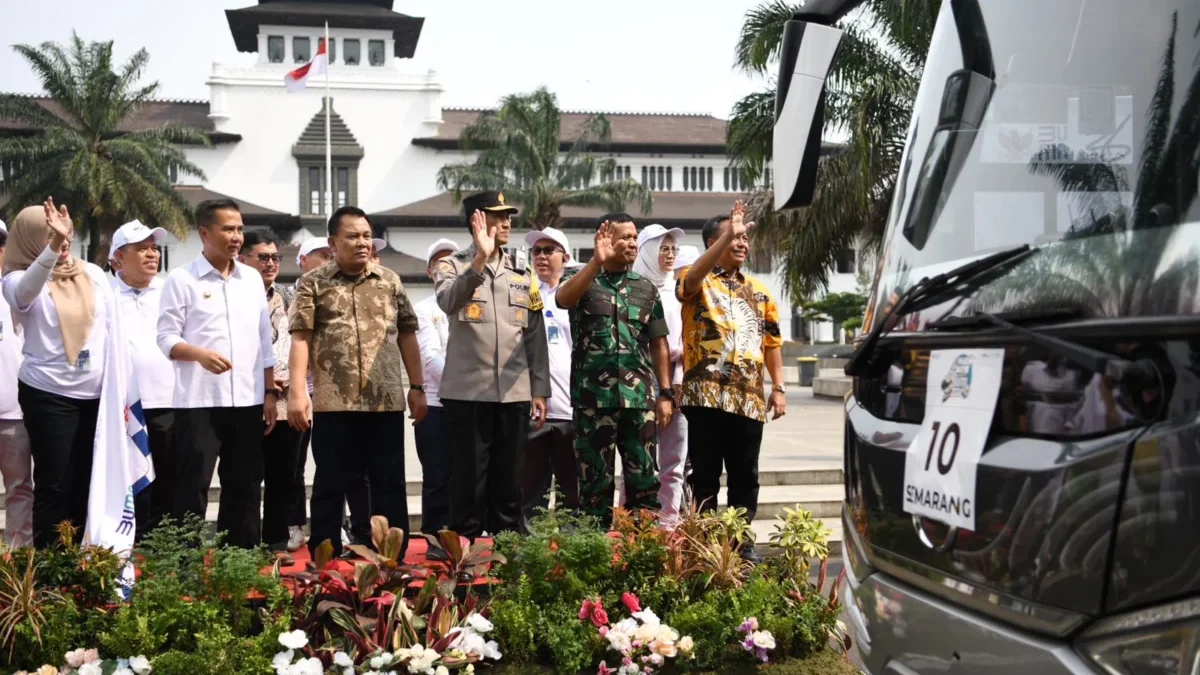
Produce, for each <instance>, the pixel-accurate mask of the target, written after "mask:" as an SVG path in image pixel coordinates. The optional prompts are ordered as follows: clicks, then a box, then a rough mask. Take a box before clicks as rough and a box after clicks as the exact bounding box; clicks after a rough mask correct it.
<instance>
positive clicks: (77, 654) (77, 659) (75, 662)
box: [63, 649, 83, 668]
mask: <svg viewBox="0 0 1200 675" xmlns="http://www.w3.org/2000/svg"><path fill="white" fill-rule="evenodd" d="M63 660H64V661H66V662H67V665H68V666H70V667H71V668H78V667H79V666H82V665H83V650H82V649H72V650H71V651H69V652H67V653H66V655H65V656H63Z"/></svg>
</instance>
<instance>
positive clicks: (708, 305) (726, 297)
mask: <svg viewBox="0 0 1200 675" xmlns="http://www.w3.org/2000/svg"><path fill="white" fill-rule="evenodd" d="M686 276H687V268H685V269H684V270H683V271H682V273H681V276H680V278H679V281H678V282H676V286H675V296H676V297H677V298H679V301H680V302H681V303H682V305H683V308H682V313H683V398H682V400H681V401H680V402H679V405H680V406H698V407H702V408H716V409H717V410H723V411H725V412H728V413H733V414H735V415H741V416H743V417H749V418H751V419H755V420H758V421H760V422H765V421H766V419H767V401H766V395H765V392H764V391H763V382H764V380H763V366H764V364H765V360H764V353H765V351H766V350H767V349H771V348H779V347H780V346H781V345H782V344H783V339H782V338H781V337H780V334H779V309H778V307H776V306H775V301H774V300H773V299H772V298H771V294H770V293H769V292H767V287H766V286H764V285H763V284H762V282H760V281H759V280H757V279H755V278H753V277H750V276H748V275H746V274H743V273H742V272H741V270H723V269H721V268H720V267H715V268H713V271H712V272H710V273H709V274H708V276H707V277H705V279H704V281H703V282H702V284H701V287H700V291H699V292H698V293H696V294H695V295H693V296H692V297H690V298H684V297H683V283H684V279H685V278H686Z"/></svg>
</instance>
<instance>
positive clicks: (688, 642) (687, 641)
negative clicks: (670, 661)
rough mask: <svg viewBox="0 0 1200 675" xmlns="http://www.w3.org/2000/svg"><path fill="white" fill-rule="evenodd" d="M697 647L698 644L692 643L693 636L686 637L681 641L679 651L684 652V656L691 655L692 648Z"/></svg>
mask: <svg viewBox="0 0 1200 675" xmlns="http://www.w3.org/2000/svg"><path fill="white" fill-rule="evenodd" d="M695 646H696V643H695V642H693V641H692V636H691V635H684V636H683V637H682V638H680V639H679V651H681V652H683V653H684V654H687V653H690V652H691V651H692V647H695Z"/></svg>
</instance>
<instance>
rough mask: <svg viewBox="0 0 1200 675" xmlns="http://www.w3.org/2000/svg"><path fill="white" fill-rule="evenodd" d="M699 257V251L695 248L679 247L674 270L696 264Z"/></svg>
mask: <svg viewBox="0 0 1200 675" xmlns="http://www.w3.org/2000/svg"><path fill="white" fill-rule="evenodd" d="M699 257H700V249H698V248H696V247H695V246H680V247H679V253H677V254H675V269H677V270H678V269H683V268H684V267H687V266H689V265H694V264H696V258H699Z"/></svg>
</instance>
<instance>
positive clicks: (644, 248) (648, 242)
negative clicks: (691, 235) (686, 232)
mask: <svg viewBox="0 0 1200 675" xmlns="http://www.w3.org/2000/svg"><path fill="white" fill-rule="evenodd" d="M650 227H655V226H654V225H651V226H650ZM658 227H660V228H661V227H662V226H661V225H659V226H658ZM647 229H649V228H647ZM672 234H674V232H673V231H671V230H664V231H663V233H662V234H658V235H655V236H653V237H652V238H649V239H645V240H644V241H642V242H641V243H639V244H638V254H637V260H635V261H633V271H634V272H637V273H638V274H639V275H641V276H643V277H645V278H647V279H649V280H650V282H651V283H653V284H654V285H655V286H657V287H658V288H659V290H662V289H663V288H666V286H667V284H669V283H671V282H673V281H674V280H675V271H674V270H667V271H665V272H664V271H663V269H662V268H661V267H659V264H658V247H659V246H661V245H662V240H663V239H664V238H666V237H667V236H669V235H672ZM675 243H676V244H678V243H679V242H678V241H676V242H675Z"/></svg>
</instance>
